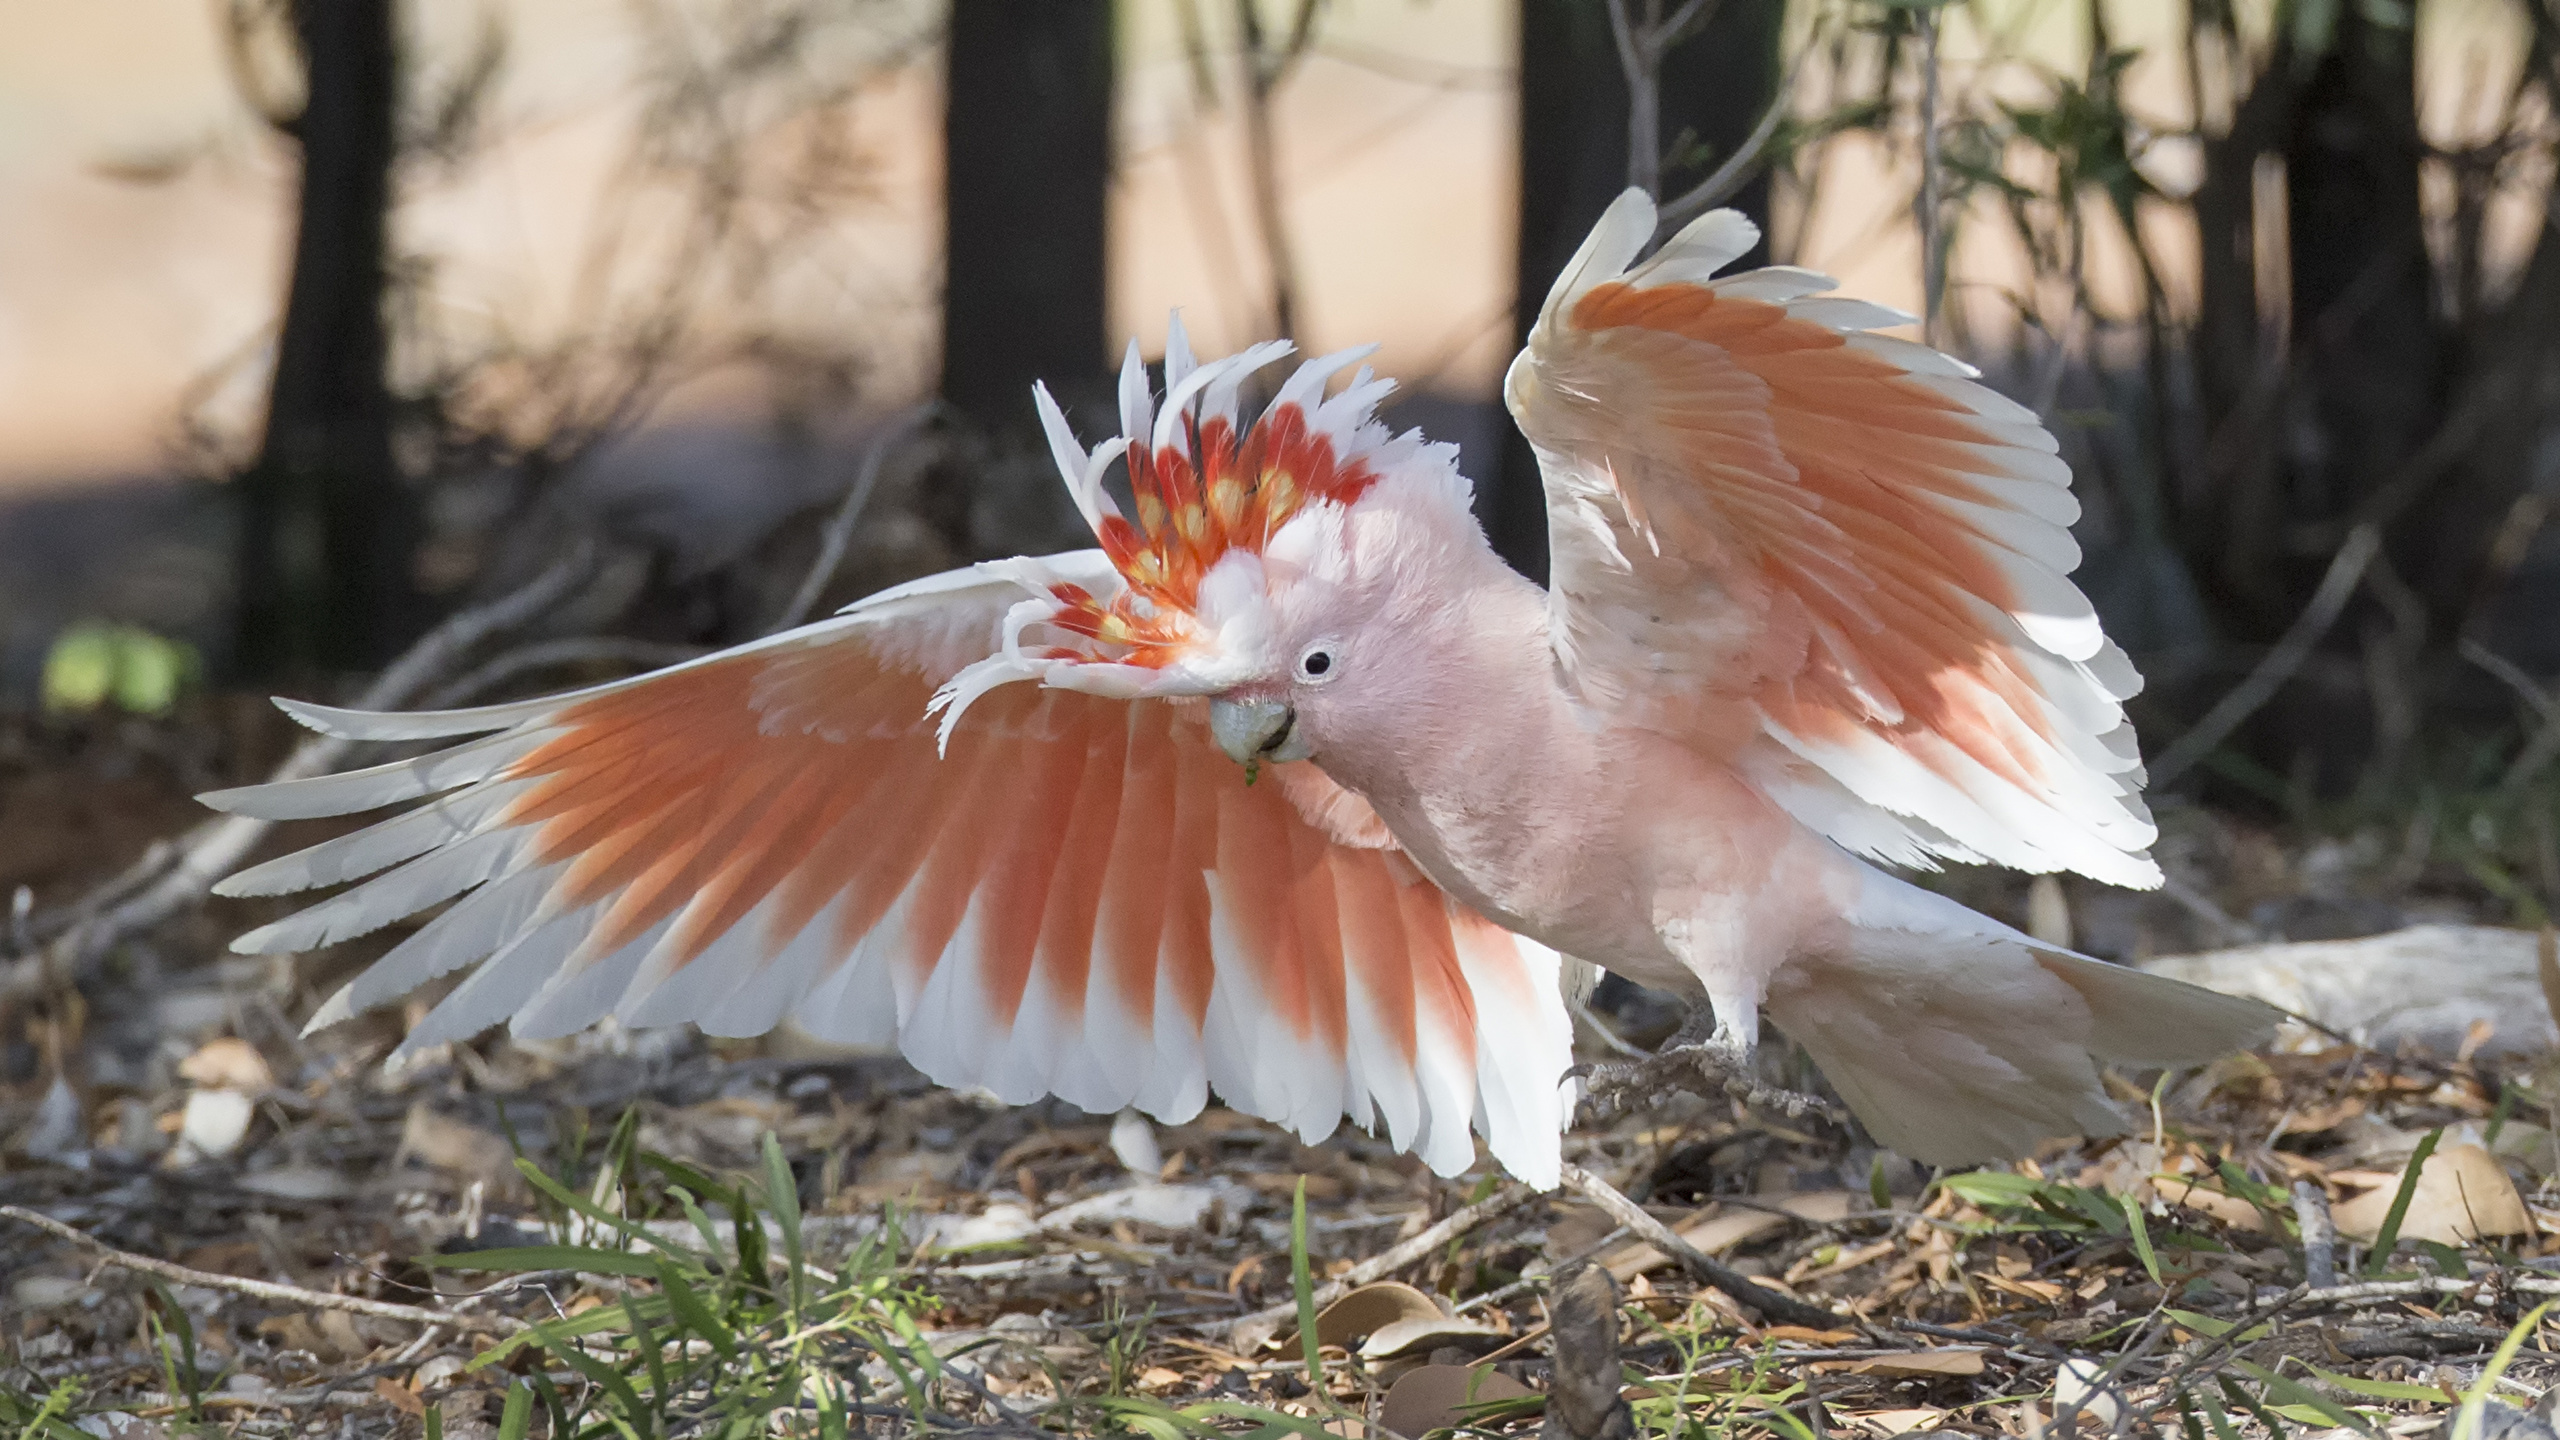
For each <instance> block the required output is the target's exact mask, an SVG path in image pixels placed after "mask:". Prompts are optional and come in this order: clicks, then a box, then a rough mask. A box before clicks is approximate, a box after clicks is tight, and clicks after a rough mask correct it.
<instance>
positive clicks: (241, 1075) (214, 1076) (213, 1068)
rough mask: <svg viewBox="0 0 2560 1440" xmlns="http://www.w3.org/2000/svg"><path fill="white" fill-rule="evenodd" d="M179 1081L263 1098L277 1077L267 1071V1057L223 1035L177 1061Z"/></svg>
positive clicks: (253, 1046)
mask: <svg viewBox="0 0 2560 1440" xmlns="http://www.w3.org/2000/svg"><path fill="white" fill-rule="evenodd" d="M178 1074H179V1076H180V1078H182V1079H185V1080H188V1081H192V1082H193V1083H195V1084H197V1085H201V1086H203V1087H204V1088H206V1089H208V1090H237V1091H239V1092H240V1093H241V1094H243V1095H263V1094H265V1093H266V1092H268V1091H269V1090H272V1089H274V1088H275V1084H276V1076H275V1072H274V1071H273V1070H270V1069H268V1068H267V1057H266V1056H264V1055H261V1054H259V1053H258V1047H256V1046H255V1045H252V1044H250V1043H249V1042H248V1041H246V1040H242V1039H239V1038H237V1037H234V1036H230V1035H225V1036H223V1037H222V1038H221V1039H219V1040H208V1041H206V1042H205V1043H204V1044H203V1045H201V1046H199V1047H197V1049H196V1053H194V1054H193V1055H190V1056H188V1057H187V1058H186V1059H184V1060H181V1061H179V1062H178Z"/></svg>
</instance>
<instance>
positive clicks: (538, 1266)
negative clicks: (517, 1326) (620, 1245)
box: [418, 1245, 658, 1275]
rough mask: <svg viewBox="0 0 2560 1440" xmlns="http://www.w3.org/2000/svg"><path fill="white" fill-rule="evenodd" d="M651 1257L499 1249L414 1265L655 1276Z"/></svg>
mask: <svg viewBox="0 0 2560 1440" xmlns="http://www.w3.org/2000/svg"><path fill="white" fill-rule="evenodd" d="M654 1261H655V1257H654V1256H649V1255H642V1254H636V1253H634V1252H632V1251H629V1250H598V1249H596V1248H595V1247H594V1246H591V1245H502V1246H499V1247H497V1248H495V1249H490V1250H465V1251H463V1252H461V1253H460V1254H457V1255H421V1256H419V1257H418V1263H419V1264H421V1265H424V1266H427V1267H428V1268H430V1269H435V1270H500V1271H505V1272H507V1273H508V1274H518V1275H520V1274H525V1273H528V1272H530V1271H535V1270H581V1271H584V1272H586V1273H587V1274H590V1275H655V1274H657V1273H658V1271H657V1268H656V1266H655V1263H654Z"/></svg>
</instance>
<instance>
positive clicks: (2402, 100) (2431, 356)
mask: <svg viewBox="0 0 2560 1440" xmlns="http://www.w3.org/2000/svg"><path fill="white" fill-rule="evenodd" d="M2373 14H2374V10H2373V7H2370V6H2364V5H2345V6H2341V7H2339V11H2338V28H2337V33H2336V35H2335V36H2334V38H2333V39H2332V40H2331V42H2330V45H2329V48H2328V51H2327V53H2326V54H2324V55H2322V56H2321V58H2320V62H2319V64H2318V65H2317V66H2315V67H2314V68H2313V70H2312V72H2311V77H2310V81H2309V83H2308V84H2307V85H2305V86H2304V87H2303V89H2302V93H2301V96H2300V99H2299V101H2298V103H2297V106H2296V108H2295V110H2294V115H2293V129H2292V134H2291V135H2290V136H2289V137H2288V142H2287V144H2286V147H2285V203H2286V233H2287V235H2288V236H2289V237H2290V239H2289V244H2288V246H2287V254H2288V261H2289V265H2290V269H2291V271H2292V276H2293V296H2292V308H2293V317H2294V320H2293V349H2294V356H2295V363H2296V366H2297V367H2298V383H2299V385H2300V390H2301V394H2300V398H2299V399H2298V401H2297V402H2296V410H2295V415H2296V418H2297V423H2300V422H2303V421H2307V422H2308V424H2307V425H2305V426H2303V427H2302V428H2301V429H2300V430H2298V431H2297V432H2296V438H2294V439H2293V440H2291V441H2290V442H2289V444H2288V449H2291V450H2293V451H2294V454H2293V455H2292V456H2291V457H2290V458H2291V460H2292V468H2293V471H2294V474H2293V481H2292V485H2291V486H2290V489H2291V490H2292V492H2293V503H2294V511H2295V513H2294V515H2293V516H2292V517H2290V518H2293V519H2296V520H2299V521H2310V522H2314V523H2323V522H2335V521H2339V520H2343V519H2345V518H2346V517H2347V516H2348V515H2349V514H2350V513H2352V512H2353V510H2354V509H2355V507H2356V506H2357V505H2358V504H2359V503H2360V502H2362V501H2363V500H2365V499H2366V498H2367V497H2368V496H2370V495H2372V494H2373V492H2374V491H2375V490H2377V489H2379V488H2380V487H2382V486H2383V485H2386V484H2388V483H2390V481H2391V480H2392V478H2393V477H2394V476H2396V475H2397V474H2398V473H2399V472H2400V471H2401V470H2402V468H2403V467H2405V466H2406V465H2407V464H2408V463H2409V460H2410V457H2411V456H2413V455H2414V454H2416V453H2417V451H2418V449H2419V447H2420V446H2422V445H2424V444H2425V443H2426V442H2427V440H2428V438H2429V437H2430V436H2431V435H2432V434H2434V432H2435V429H2436V426H2437V425H2438V424H2439V423H2440V421H2441V419H2442V415H2443V409H2444V407H2443V403H2442V402H2443V396H2444V372H2445V360H2446V346H2445V341H2444V334H2443V332H2442V330H2441V329H2440V328H2439V326H2438V324H2437V319H2436V305H2435V275H2434V271H2433V269H2432V267H2431V265H2430V264H2429V261H2428V258H2427V244H2426V235H2425V230H2424V221H2423V219H2422V216H2421V211H2420V201H2419V195H2418V164H2419V161H2420V159H2421V158H2422V157H2423V155H2424V154H2425V151H2426V141H2425V139H2424V137H2423V136H2421V134H2420V133H2419V130H2418V104H2417V95H2418V73H2417V36H2416V27H2415V25H2414V24H2413V23H2411V22H2410V21H2409V20H2407V19H2406V18H2400V19H2398V22H2397V23H2390V22H2388V21H2386V22H2385V23H2379V24H2378V23H2376V22H2375V20H2374V18H2373ZM2426 528H2427V527H2424V526H2423V525H2421V526H2418V527H2410V528H2406V529H2403V530H2401V532H2400V533H2399V534H2398V535H2397V536H2395V537H2394V544H2393V547H2392V548H2393V554H2392V556H2391V558H2392V560H2393V562H2394V563H2395V564H2396V565H2398V566H2400V567H2401V572H2402V573H2403V574H2407V573H2411V572H2412V569H2413V568H2422V567H2423V566H2424V565H2425V563H2426V560H2425V556H2424V554H2423V553H2422V552H2423V551H2424V550H2425V548H2426V547H2427V546H2428V545H2429V544H2430V543H2431V537H2429V536H2428V535H2427V534H2426V533H2425V530H2426ZM2298 549H2299V547H2296V546H2280V550H2279V553H2280V554H2281V555H2282V556H2283V558H2282V559H2281V560H2280V562H2279V567H2278V568H2279V570H2280V573H2282V574H2283V575H2284V578H2285V579H2286V580H2287V581H2288V582H2289V584H2288V586H2287V588H2288V589H2289V590H2291V591H2293V592H2294V593H2297V594H2308V593H2309V591H2310V589H2311V587H2312V586H2315V585H2317V584H2318V583H2319V573H2320V571H2321V570H2322V569H2323V568H2325V566H2326V563H2327V556H2325V555H2320V554H2312V555H2300V554H2298V553H2296V552H2298ZM2268 618H2269V619H2271V620H2274V621H2275V623H2277V624H2282V623H2284V621H2286V620H2290V619H2291V615H2290V613H2287V614H2285V615H2283V616H2281V617H2268Z"/></svg>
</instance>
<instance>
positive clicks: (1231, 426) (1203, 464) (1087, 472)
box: [934, 317, 1483, 766]
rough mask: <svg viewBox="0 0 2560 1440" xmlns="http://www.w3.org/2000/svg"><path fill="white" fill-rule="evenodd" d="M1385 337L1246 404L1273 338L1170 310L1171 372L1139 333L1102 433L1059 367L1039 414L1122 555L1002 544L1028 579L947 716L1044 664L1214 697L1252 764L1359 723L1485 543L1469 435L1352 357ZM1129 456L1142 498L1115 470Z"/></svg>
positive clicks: (1214, 720) (1069, 683)
mask: <svg viewBox="0 0 2560 1440" xmlns="http://www.w3.org/2000/svg"><path fill="white" fill-rule="evenodd" d="M1374 348H1375V347H1374V346H1364V347H1362V348H1360V349H1355V350H1346V351H1341V352H1338V353H1336V354H1332V355H1327V356H1323V357H1320V358H1318V359H1313V360H1309V361H1307V362H1305V363H1304V364H1302V365H1300V366H1299V367H1298V369H1297V371H1296V372H1295V373H1294V374H1292V375H1291V376H1290V377H1289V379H1288V380H1287V381H1286V382H1284V383H1283V384H1282V385H1281V386H1280V388H1279V390H1278V392H1277V393H1276V394H1275V395H1274V396H1273V397H1272V399H1271V402H1270V404H1268V405H1267V406H1265V407H1264V408H1263V410H1262V412H1261V413H1260V414H1259V415H1258V416H1256V417H1255V418H1254V419H1253V420H1252V422H1251V423H1250V424H1245V423H1242V422H1240V421H1239V419H1238V417H1237V399H1238V391H1239V389H1240V388H1241V386H1242V383H1243V382H1244V381H1245V379H1246V378H1247V377H1248V376H1250V375H1252V374H1253V373H1254V372H1256V371H1258V370H1261V369H1262V368H1263V367H1265V366H1267V365H1270V364H1271V363H1273V362H1274V361H1277V360H1279V359H1281V358H1283V357H1284V356H1286V355H1288V354H1289V353H1290V350H1291V347H1290V346H1289V345H1288V344H1287V343H1286V342H1282V341H1273V342H1269V343H1266V344H1262V345H1257V346H1254V347H1253V348H1251V349H1249V350H1246V351H1244V352H1242V353H1241V354H1237V355H1231V356H1227V357H1226V358H1224V359H1220V360H1213V361H1210V362H1208V363H1206V364H1198V363H1195V362H1194V361H1193V360H1192V357H1191V354H1190V347H1189V346H1188V344H1187V343H1186V342H1185V340H1184V337H1183V333H1182V327H1181V321H1180V318H1179V317H1176V319H1175V321H1174V323H1173V326H1172V329H1171V331H1170V333H1169V334H1168V336H1167V340H1166V346H1165V365H1164V371H1165V392H1164V394H1163V396H1162V397H1161V403H1160V404H1159V398H1158V396H1157V395H1156V394H1155V392H1154V391H1153V390H1152V389H1151V387H1150V386H1149V385H1148V382H1147V372H1146V368H1145V366H1144V365H1143V364H1142V363H1141V362H1140V360H1139V358H1138V351H1137V346H1136V345H1135V344H1134V343H1133V344H1132V345H1131V346H1130V349H1129V356H1128V360H1127V363H1126V364H1124V365H1123V367H1122V369H1121V374H1120V424H1121V434H1120V435H1119V436H1118V437H1117V438H1114V439H1112V440H1109V441H1106V442H1104V443H1103V444H1102V445H1100V446H1097V447H1095V448H1094V449H1092V450H1090V451H1088V450H1086V449H1085V448H1084V446H1083V445H1082V444H1080V443H1079V442H1078V441H1077V440H1076V438H1075V435H1074V433H1073V432H1072V431H1071V430H1070V429H1069V428H1068V426H1067V421H1066V417H1065V415H1064V414H1063V413H1061V412H1060V410H1059V409H1058V406H1057V403H1056V402H1055V401H1054V400H1052V399H1051V398H1050V397H1049V393H1048V391H1047V390H1046V388H1039V389H1037V390H1036V391H1035V399H1036V401H1037V403H1038V405H1039V408H1040V418H1041V420H1042V422H1043V424H1044V425H1045V426H1046V428H1047V430H1048V435H1049V443H1050V446H1051V448H1052V450H1053V451H1054V452H1055V454H1056V457H1057V461H1058V468H1059V471H1060V472H1061V474H1062V475H1063V476H1064V477H1065V480H1066V484H1067V489H1068V492H1069V493H1070V494H1071V495H1073V496H1074V498H1075V503H1076V508H1077V509H1078V510H1080V511H1082V512H1083V514H1084V517H1085V520H1086V522H1087V523H1088V524H1090V525H1091V526H1092V527H1093V532H1094V535H1095V537H1096V538H1097V539H1099V540H1100V541H1101V543H1102V550H1103V552H1104V554H1105V555H1107V556H1108V557H1109V558H1110V562H1111V574H1110V575H1109V576H1108V578H1107V580H1106V582H1105V583H1104V584H1101V585H1095V584H1093V583H1091V580H1092V577H1091V576H1090V575H1086V576H1084V577H1082V578H1080V579H1079V578H1069V577H1067V576H1064V575H1062V574H1060V573H1059V571H1060V569H1061V568H1062V567H1060V566H1058V565H1056V564H1054V563H1051V562H1044V561H1041V560H1032V559H1023V560H1010V561H999V562H995V564H996V568H1000V569H1002V570H1004V571H1005V572H1006V573H1007V574H1009V575H1010V576H1011V577H1012V578H1013V579H1015V580H1016V581H1018V582H1019V583H1020V584H1022V586H1023V587H1024V588H1025V589H1026V590H1027V591H1029V592H1030V598H1028V599H1026V600H1024V601H1022V602H1021V603H1020V604H1017V605H1015V606H1014V607H1013V609H1012V611H1011V612H1010V614H1008V616H1007V617H1006V621H1005V625H1004V631H1003V635H1002V639H1001V643H1000V646H999V648H998V649H997V651H996V653H995V654H993V655H990V656H988V657H987V658H986V659H984V660H981V661H979V662H978V663H976V664H974V665H971V666H969V667H968V668H967V669H965V670H962V671H961V672H960V673H959V674H957V675H955V676H953V677H952V679H951V681H950V683H948V684H947V685H945V686H944V687H943V689H942V691H941V693H940V694H938V695H937V696H936V697H935V700H934V703H935V705H936V707H938V708H940V709H941V710H942V712H943V734H944V736H945V737H946V739H947V738H948V736H949V734H950V730H951V726H952V725H953V724H954V723H955V722H956V720H957V719H958V717H959V715H960V713H961V711H963V710H964V709H966V708H967V706H968V705H969V703H970V702H971V701H973V700H975V699H976V698H977V697H978V696H980V695H982V694H985V693H986V692H987V691H988V690H991V689H993V688H995V687H996V686H998V685H1003V684H1008V683H1011V682H1013V681H1018V680H1037V681H1039V682H1040V683H1041V684H1044V685H1049V686H1054V687H1057V688H1061V689H1070V690H1082V691H1086V692H1089V693H1093V694H1099V695H1111V696H1118V697H1123V698H1129V699H1137V698H1167V699H1179V698H1205V699H1207V700H1208V701H1209V702H1210V711H1209V720H1210V729H1211V732H1212V734H1213V735H1214V736H1215V738H1216V740H1217V742H1218V745H1219V748H1221V749H1223V750H1225V751H1226V752H1227V754H1229V755H1230V756H1232V757H1234V758H1235V759H1236V760H1237V761H1238V762H1240V763H1243V764H1246V765H1248V766H1251V765H1254V764H1256V763H1259V762H1260V761H1264V760H1271V761H1284V760H1302V759H1308V758H1311V757H1314V756H1317V755H1320V754H1321V753H1322V752H1323V750H1324V747H1325V743H1326V739H1327V736H1328V734H1333V735H1345V734H1349V733H1353V732H1355V731H1356V729H1357V727H1358V725H1359V723H1360V718H1361V716H1362V715H1363V714H1366V713H1369V712H1371V711H1374V710H1376V709H1377V708H1378V707H1379V703H1380V702H1381V701H1382V699H1383V698H1384V697H1386V696H1388V695H1390V694H1391V693H1392V692H1393V689H1394V687H1395V677H1396V676H1397V674H1398V673H1399V672H1400V671H1407V672H1409V668H1410V667H1411V666H1412V665H1413V664H1414V663H1415V662H1416V657H1415V656H1414V655H1413V654H1412V653H1411V650H1412V647H1413V631H1412V627H1411V626H1410V624H1408V623H1406V622H1408V621H1409V620H1410V619H1411V612H1412V611H1413V610H1414V609H1415V607H1416V605H1417V604H1420V603H1425V600H1426V596H1425V595H1424V594H1422V593H1417V592H1423V591H1427V589H1428V582H1429V571H1430V570H1431V568H1432V567H1431V566H1430V564H1429V563H1428V562H1429V559H1430V557H1431V555H1432V553H1433V552H1435V551H1438V550H1441V549H1444V548H1446V547H1447V545H1448V544H1449V543H1450V542H1451V541H1452V540H1458V539H1464V540H1468V541H1472V543H1473V544H1475V545H1477V546H1481V545H1482V543H1483V542H1482V540H1481V538H1480V535H1481V532H1480V531H1478V530H1477V529H1476V526H1475V521H1474V519H1473V516H1472V512H1471V510H1470V508H1469V493H1468V487H1467V483H1466V481H1465V480H1464V479H1463V478H1462V477H1461V476H1460V475H1459V474H1458V469H1457V447H1456V446H1454V445H1443V444H1432V443H1429V442H1427V441H1425V440H1424V439H1423V438H1422V436H1421V434H1420V433H1419V432H1417V431H1407V432H1405V433H1404V434H1402V435H1394V434H1390V433H1389V431H1388V430H1387V428H1386V427H1385V426H1384V425H1382V424H1381V423H1379V421H1378V420H1377V418H1376V415H1375V409H1376V406H1377V403H1378V402H1379V400H1381V399H1383V398H1384V397H1385V396H1386V395H1387V393H1388V392H1389V391H1390V390H1392V389H1393V388H1394V382H1393V381H1389V380H1382V379H1378V378H1376V377H1375V376H1373V375H1372V374H1371V373H1370V371H1369V369H1368V367H1366V366H1359V368H1358V369H1357V370H1356V372H1355V373H1353V374H1352V376H1351V378H1350V382H1349V384H1347V385H1346V386H1344V387H1343V388H1342V389H1341V390H1340V391H1339V392H1338V393H1335V394H1332V395H1327V394H1326V393H1325V392H1326V389H1327V386H1328V384H1329V382H1330V381H1332V379H1333V378H1334V377H1335V376H1337V375H1339V374H1341V373H1342V372H1343V371H1345V370H1351V369H1352V368H1353V367H1354V366H1356V365H1359V362H1360V361H1361V360H1363V359H1364V358H1366V357H1367V356H1368V355H1369V353H1370V352H1371V351H1372V350H1374ZM1115 463H1125V466H1126V478H1127V485H1128V489H1127V493H1128V495H1129V497H1130V500H1131V504H1132V508H1133V509H1134V511H1135V513H1134V515H1132V514H1129V513H1125V512H1124V511H1123V510H1122V508H1121V505H1120V502H1119V501H1118V500H1116V499H1115V498H1114V497H1113V495H1112V493H1111V491H1110V489H1109V488H1107V487H1106V481H1108V480H1109V479H1110V478H1111V472H1112V468H1113V466H1114V464H1115Z"/></svg>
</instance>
